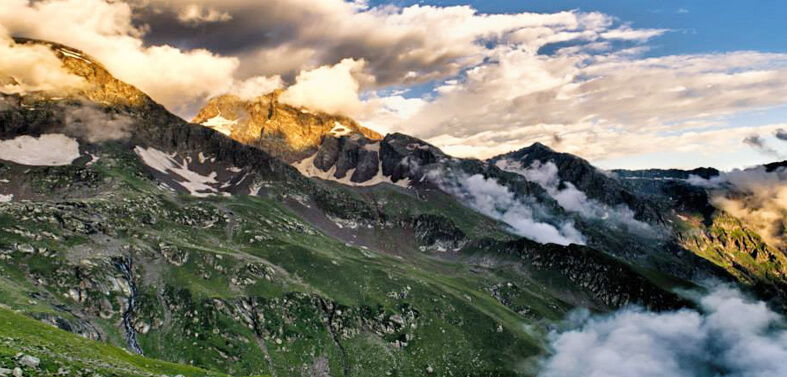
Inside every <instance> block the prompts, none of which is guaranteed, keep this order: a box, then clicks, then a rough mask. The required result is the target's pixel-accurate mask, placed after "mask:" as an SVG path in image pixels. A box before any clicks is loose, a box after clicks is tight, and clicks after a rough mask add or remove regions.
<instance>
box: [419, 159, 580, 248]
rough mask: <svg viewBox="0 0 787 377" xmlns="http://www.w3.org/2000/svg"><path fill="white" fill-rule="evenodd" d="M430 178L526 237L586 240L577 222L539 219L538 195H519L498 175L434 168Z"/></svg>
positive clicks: (560, 241)
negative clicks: (472, 173) (503, 182)
mask: <svg viewBox="0 0 787 377" xmlns="http://www.w3.org/2000/svg"><path fill="white" fill-rule="evenodd" d="M430 180H431V181H432V182H436V183H437V184H438V185H439V186H440V188H441V189H442V190H443V191H445V192H448V193H450V194H452V195H454V196H456V197H457V198H459V200H461V201H462V202H463V203H465V205H467V206H469V207H471V208H473V209H475V210H477V211H479V212H481V213H483V214H484V215H487V216H489V217H491V218H493V219H496V220H500V221H502V222H504V223H506V224H508V225H509V226H510V227H511V229H512V230H513V231H514V232H516V233H517V234H518V235H520V236H522V237H525V238H528V239H531V240H534V241H536V242H540V243H555V244H559V245H568V244H572V243H573V244H579V245H584V244H585V237H584V236H582V233H580V232H579V231H578V230H577V229H576V228H575V227H574V223H573V222H571V221H565V222H554V221H553V223H554V224H553V223H548V222H546V219H538V218H537V217H538V216H537V215H538V214H543V213H544V211H543V210H541V209H540V208H539V204H538V203H536V201H535V200H534V199H532V198H527V197H519V196H517V195H516V194H515V193H513V192H512V191H511V190H509V189H508V188H507V187H505V186H503V185H501V184H500V183H498V182H497V180H495V179H494V178H484V176H483V175H481V174H476V175H472V176H470V175H467V174H465V173H457V174H446V173H445V172H440V171H434V172H432V173H431V174H430ZM541 217H544V216H541Z"/></svg>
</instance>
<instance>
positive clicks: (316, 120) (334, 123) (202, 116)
mask: <svg viewBox="0 0 787 377" xmlns="http://www.w3.org/2000/svg"><path fill="white" fill-rule="evenodd" d="M280 93H281V92H280V91H275V92H273V93H269V94H266V95H263V96H260V97H257V98H254V99H252V100H243V99H241V98H239V97H237V96H234V95H222V96H219V97H216V98H214V99H212V100H211V101H210V102H209V103H208V105H207V106H205V107H204V108H203V109H202V110H201V111H200V112H199V113H198V114H197V116H196V117H195V118H194V120H193V121H192V122H193V123H199V124H202V125H205V126H207V127H211V128H213V129H215V130H217V131H219V132H222V133H224V134H225V135H227V136H230V137H231V138H233V139H235V140H237V141H239V142H241V143H244V144H247V145H251V146H255V147H258V148H261V149H262V150H264V151H266V152H268V153H270V154H271V155H273V156H275V157H278V158H281V159H282V160H284V161H286V162H288V163H290V162H295V161H297V160H300V159H302V158H304V157H306V156H308V155H310V154H312V153H314V151H316V150H317V148H318V147H319V146H320V144H321V143H322V140H323V138H324V137H326V136H329V135H332V136H344V135H351V134H357V135H361V136H364V137H366V138H368V139H371V140H379V139H381V138H382V136H380V134H378V133H377V132H374V131H372V130H370V129H368V128H365V127H363V126H361V125H359V124H358V123H357V122H355V121H354V120H352V119H350V118H348V117H345V116H339V115H328V114H324V113H312V112H309V111H308V110H306V109H297V108H294V107H292V106H289V105H285V104H283V103H280V102H279V94H280Z"/></svg>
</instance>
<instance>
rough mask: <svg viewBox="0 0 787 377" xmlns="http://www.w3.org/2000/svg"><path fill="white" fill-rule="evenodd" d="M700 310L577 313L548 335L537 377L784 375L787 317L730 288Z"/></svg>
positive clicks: (716, 293) (786, 371)
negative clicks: (566, 327)
mask: <svg viewBox="0 0 787 377" xmlns="http://www.w3.org/2000/svg"><path fill="white" fill-rule="evenodd" d="M698 303H699V310H681V311H677V312H667V313H651V312H646V311H644V310H641V309H623V310H621V311H619V312H617V313H614V314H612V315H610V316H601V317H594V316H589V315H588V314H587V313H578V314H577V315H575V316H574V318H572V321H573V323H574V326H573V329H572V330H568V331H563V332H556V333H553V334H552V335H551V348H552V356H551V357H549V358H548V359H546V360H544V361H543V363H542V365H541V372H540V373H539V375H538V376H539V377H601V376H603V377H721V376H725V377H783V376H787V363H785V360H787V329H785V323H784V318H782V317H781V316H780V315H778V314H777V313H775V312H773V311H772V310H770V309H769V308H768V307H767V306H766V305H765V303H763V302H757V301H752V300H749V299H747V298H746V297H744V295H743V294H742V293H741V292H739V291H737V290H735V289H733V288H729V287H721V288H718V289H716V290H715V291H713V292H712V293H710V294H708V295H707V296H705V297H702V298H700V299H699V300H698Z"/></svg>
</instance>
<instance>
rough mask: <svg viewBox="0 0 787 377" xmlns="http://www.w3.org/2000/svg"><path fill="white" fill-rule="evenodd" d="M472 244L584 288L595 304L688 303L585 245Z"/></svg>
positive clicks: (538, 274) (659, 306)
mask: <svg viewBox="0 0 787 377" xmlns="http://www.w3.org/2000/svg"><path fill="white" fill-rule="evenodd" d="M473 247H474V248H476V249H477V250H485V251H486V252H488V251H490V250H494V251H495V252H498V253H503V254H506V255H510V256H513V257H515V258H517V259H519V260H520V261H521V263H522V266H523V268H525V269H526V270H528V271H530V275H531V276H532V278H533V279H536V280H539V279H548V280H549V281H550V284H568V285H569V287H570V288H568V290H569V291H571V292H574V293H577V292H584V293H585V294H587V295H588V296H589V297H590V298H591V299H592V300H593V304H594V305H597V306H598V307H599V308H604V309H609V308H620V307H624V306H627V305H640V306H644V307H647V308H650V309H653V310H671V309H677V308H681V307H686V306H690V305H691V304H690V303H689V302H688V301H685V300H683V299H681V298H679V297H678V296H677V295H675V294H673V293H671V292H668V291H666V290H664V289H662V288H661V287H659V286H657V285H656V284H654V283H653V282H651V281H650V280H648V279H647V278H645V277H643V276H642V275H640V274H639V273H637V272H636V271H635V270H634V269H633V268H631V267H630V266H629V265H627V264H625V263H623V262H621V261H619V260H617V259H615V258H612V257H610V256H608V255H606V254H604V253H603V252H600V251H598V250H594V249H591V248H588V247H585V246H580V245H574V244H572V245H569V246H565V247H563V246H559V245H554V244H548V245H540V244H537V243H535V242H533V241H530V240H527V239H520V240H517V241H511V242H506V243H501V242H499V241H484V242H482V243H480V244H477V245H473ZM561 281H562V283H561Z"/></svg>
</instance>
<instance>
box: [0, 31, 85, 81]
mask: <svg viewBox="0 0 787 377" xmlns="http://www.w3.org/2000/svg"><path fill="white" fill-rule="evenodd" d="M0 56H2V59H0V92H2V93H5V94H23V93H27V92H34V91H46V92H52V93H60V92H67V91H72V90H76V89H80V88H84V87H85V86H86V85H87V83H86V82H85V80H84V79H83V78H81V77H79V76H76V75H72V74H71V73H69V72H68V71H67V70H66V68H65V67H63V62H62V61H60V59H58V58H57V56H55V54H54V53H53V52H52V50H51V49H49V48H48V47H46V46H41V45H30V44H17V43H15V42H14V40H13V39H12V38H11V37H10V36H9V35H8V33H7V32H6V31H5V29H3V26H2V24H0ZM4 77H5V78H6V79H5V80H2V79H3V78H4Z"/></svg>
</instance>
